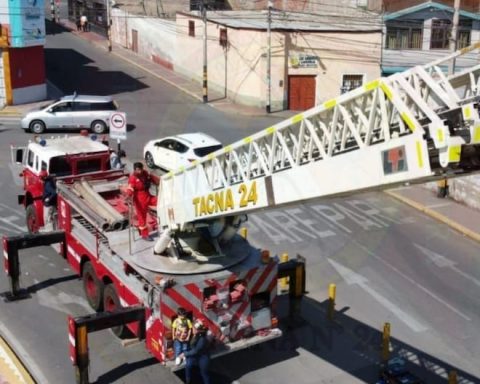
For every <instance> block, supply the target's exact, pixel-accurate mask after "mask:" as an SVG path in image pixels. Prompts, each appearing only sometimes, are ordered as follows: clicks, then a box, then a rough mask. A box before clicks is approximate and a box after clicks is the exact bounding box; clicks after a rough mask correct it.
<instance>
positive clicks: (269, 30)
mask: <svg viewBox="0 0 480 384" xmlns="http://www.w3.org/2000/svg"><path fill="white" fill-rule="evenodd" d="M272 8H273V2H272V1H271V0H269V1H268V17H267V18H268V20H267V21H268V23H267V40H268V43H267V103H266V106H265V110H266V111H267V113H270V112H271V107H270V104H271V102H272V76H271V70H272Z"/></svg>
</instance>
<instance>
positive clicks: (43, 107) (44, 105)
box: [38, 99, 60, 109]
mask: <svg viewBox="0 0 480 384" xmlns="http://www.w3.org/2000/svg"><path fill="white" fill-rule="evenodd" d="M59 101H60V99H57V100H55V101H52V102H50V103H48V104H43V105H42V106H41V107H38V109H45V108H47V107H50V106H52V105H53V104H55V103H58V102H59Z"/></svg>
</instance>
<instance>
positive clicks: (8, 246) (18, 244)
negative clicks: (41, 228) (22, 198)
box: [3, 231, 67, 301]
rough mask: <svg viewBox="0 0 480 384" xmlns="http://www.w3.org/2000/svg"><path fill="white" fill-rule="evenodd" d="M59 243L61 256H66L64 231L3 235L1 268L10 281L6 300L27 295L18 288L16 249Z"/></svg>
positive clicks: (18, 268) (18, 275)
mask: <svg viewBox="0 0 480 384" xmlns="http://www.w3.org/2000/svg"><path fill="white" fill-rule="evenodd" d="M56 243H61V244H62V246H61V251H62V255H63V257H67V253H66V246H65V232H63V231H56V232H49V233H36V234H28V235H20V236H11V237H5V236H4V237H3V257H4V259H3V268H4V270H5V273H6V274H7V276H8V279H9V281H10V292H9V293H7V294H5V298H6V300H8V301H13V300H17V299H21V298H24V297H28V295H27V294H25V292H23V293H22V292H21V290H20V261H19V258H18V251H19V250H20V249H25V248H33V247H39V246H42V245H50V244H56Z"/></svg>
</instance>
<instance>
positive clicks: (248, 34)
mask: <svg viewBox="0 0 480 384" xmlns="http://www.w3.org/2000/svg"><path fill="white" fill-rule="evenodd" d="M267 18H268V15H267V13H266V12H258V11H237V12H235V11H230V12H219V11H217V12H207V63H208V85H209V88H210V89H211V88H214V89H216V90H217V91H219V92H224V94H225V95H226V96H227V97H228V98H230V99H232V100H234V101H235V102H237V103H240V104H245V105H250V106H255V107H265V106H266V105H267V104H268V105H270V106H271V110H272V111H274V110H284V109H293V110H305V109H308V108H311V107H313V106H315V105H317V104H319V103H321V102H323V101H325V100H328V99H330V98H333V97H336V96H338V94H340V93H341V92H345V91H348V90H350V89H352V88H355V87H358V86H360V85H362V84H364V83H365V82H368V81H371V80H373V79H375V78H378V77H379V76H380V52H381V24H380V20H379V19H378V17H377V16H376V15H373V14H370V13H365V14H363V17H360V16H358V15H357V16H355V17H351V18H350V19H348V20H346V21H344V15H335V14H332V15H328V16H325V15H320V14H319V15H316V14H315V15H312V14H304V13H294V12H272V14H271V23H270V27H271V38H270V45H269V44H268V40H269V39H268V20H267ZM176 25H177V33H176V35H177V42H176V54H175V63H174V68H175V71H178V72H180V73H182V74H184V75H187V76H189V77H192V78H196V79H198V81H199V82H201V80H202V66H203V48H204V43H203V28H204V27H203V20H202V17H201V15H200V14H199V13H196V12H190V13H179V14H177V19H176ZM269 51H270V58H271V59H270V78H269V77H268V72H269V71H268V56H269ZM269 95H270V100H269Z"/></svg>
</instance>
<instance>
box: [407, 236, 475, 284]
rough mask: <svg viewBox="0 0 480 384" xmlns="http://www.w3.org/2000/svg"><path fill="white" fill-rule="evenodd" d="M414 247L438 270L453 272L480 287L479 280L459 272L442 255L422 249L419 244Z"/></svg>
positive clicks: (454, 265) (451, 262)
mask: <svg viewBox="0 0 480 384" xmlns="http://www.w3.org/2000/svg"><path fill="white" fill-rule="evenodd" d="M413 245H414V246H415V247H417V248H418V249H419V250H420V251H421V252H422V253H423V254H424V255H426V256H427V257H428V258H429V259H430V260H431V261H432V262H433V264H435V265H436V266H437V267H439V268H450V269H451V270H452V271H455V272H456V273H458V274H459V275H460V276H462V277H464V278H466V279H467V280H470V281H471V282H473V283H474V284H476V285H478V286H479V287H480V280H478V279H477V278H475V277H473V276H472V275H469V274H468V273H466V272H463V271H462V270H460V269H459V268H458V267H457V266H456V265H457V264H456V263H455V262H453V261H452V260H450V259H448V258H446V257H445V256H443V255H440V254H439V253H437V252H434V251H432V250H430V249H428V248H425V247H422V246H421V245H419V244H415V243H414V244H413Z"/></svg>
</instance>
